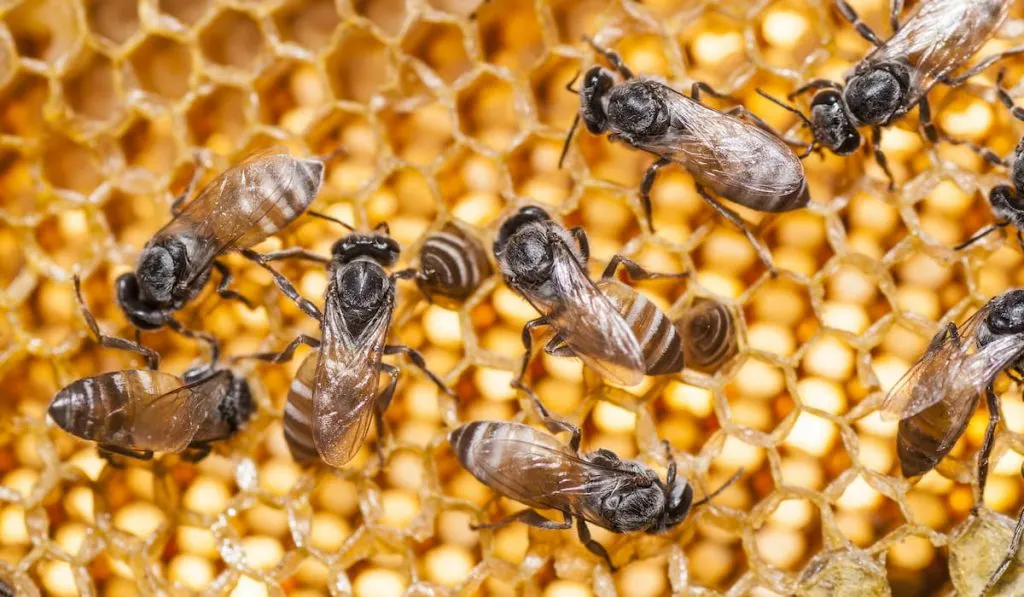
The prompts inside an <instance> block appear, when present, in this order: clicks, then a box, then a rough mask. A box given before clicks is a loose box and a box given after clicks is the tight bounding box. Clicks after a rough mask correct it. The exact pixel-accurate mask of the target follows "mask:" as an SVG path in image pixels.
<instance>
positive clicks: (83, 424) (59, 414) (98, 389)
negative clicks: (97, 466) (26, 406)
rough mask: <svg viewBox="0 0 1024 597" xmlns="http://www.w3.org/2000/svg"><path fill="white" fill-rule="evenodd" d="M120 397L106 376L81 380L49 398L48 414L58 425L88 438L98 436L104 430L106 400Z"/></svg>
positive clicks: (73, 433)
mask: <svg viewBox="0 0 1024 597" xmlns="http://www.w3.org/2000/svg"><path fill="white" fill-rule="evenodd" d="M119 396H120V393H119V390H118V388H117V386H116V385H115V384H114V383H113V379H112V377H111V376H108V375H101V376H98V377H88V378H85V379H80V380H78V381H76V382H74V383H72V384H71V385H69V386H67V387H65V388H64V389H62V390H61V391H60V392H58V393H57V395H56V396H54V397H53V400H52V401H50V407H49V410H48V413H49V415H50V418H52V419H53V421H54V422H55V423H56V424H57V426H58V427H60V428H61V429H63V430H64V431H66V432H68V433H70V434H71V435H74V436H77V437H80V438H82V439H87V440H96V439H99V438H101V437H102V436H103V435H104V432H105V424H106V422H107V417H106V414H107V412H109V410H110V409H109V408H108V405H107V402H108V401H111V400H114V401H117V400H118V397H119Z"/></svg>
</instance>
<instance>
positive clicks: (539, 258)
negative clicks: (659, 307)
mask: <svg viewBox="0 0 1024 597" xmlns="http://www.w3.org/2000/svg"><path fill="white" fill-rule="evenodd" d="M494 256H495V258H496V259H497V261H498V266H499V268H500V269H501V272H502V274H503V275H504V277H505V282H506V283H507V284H508V286H509V287H510V288H512V289H513V290H514V291H516V292H518V293H519V294H520V295H522V296H523V297H524V298H526V300H528V301H529V302H530V304H531V305H533V306H534V308H536V309H537V310H538V311H540V313H541V317H539V318H537V319H534V320H532V321H529V322H528V323H527V324H526V325H525V326H524V327H523V345H524V347H525V348H526V353H525V354H524V355H523V360H522V364H521V367H520V371H519V375H518V377H517V378H516V379H515V380H514V381H513V386H515V387H517V388H523V389H526V388H525V387H524V386H523V385H522V380H523V377H524V376H525V374H526V368H527V365H529V362H530V356H531V352H532V348H533V337H532V334H531V332H532V330H533V329H534V328H536V327H539V326H544V325H547V326H551V327H552V328H554V330H555V332H556V333H557V334H558V335H559V337H560V339H559V340H558V344H563V346H559V347H558V348H557V350H558V351H559V352H565V353H566V354H568V352H569V351H571V353H572V354H574V355H575V356H577V357H579V358H580V359H581V360H583V362H584V363H585V364H587V365H588V366H590V367H591V368H593V369H594V370H595V371H597V372H598V373H600V374H601V375H602V376H604V377H606V378H608V379H610V380H612V381H614V382H617V383H620V384H624V385H634V384H637V383H640V381H641V380H642V379H643V376H644V373H645V372H646V371H647V369H648V363H647V361H646V360H645V358H644V349H643V348H642V347H641V345H640V340H638V334H636V333H634V330H633V328H632V327H631V326H630V323H629V322H627V321H626V319H625V318H624V317H623V316H622V315H621V314H620V311H619V309H618V308H617V307H616V305H615V304H613V302H612V300H610V299H609V297H608V296H606V295H605V294H604V293H603V292H602V291H601V290H600V289H599V288H598V287H597V286H595V285H594V283H593V282H592V281H591V280H590V278H589V277H588V276H587V271H586V267H587V260H588V258H589V248H588V245H587V236H586V233H585V232H584V231H583V229H582V228H579V227H576V228H573V229H572V230H566V229H565V228H563V227H562V226H561V225H560V224H558V223H557V222H555V221H553V220H552V219H551V218H550V216H548V214H547V212H545V211H544V210H543V209H541V208H539V207H535V206H527V207H523V208H521V209H520V210H519V211H518V212H517V213H516V214H514V215H513V216H512V217H510V218H508V219H507V220H505V222H504V223H502V225H501V229H500V231H499V233H498V238H497V240H495V241H494ZM619 263H623V264H625V265H626V267H627V268H628V271H629V273H630V276H631V277H632V278H633V279H644V278H658V277H671V276H666V275H665V274H652V273H648V272H647V271H646V270H644V269H643V268H642V267H640V266H639V265H638V264H636V263H634V262H632V261H630V260H628V259H625V258H623V257H621V256H617V257H616V258H615V259H613V260H612V262H611V263H610V264H609V270H610V271H608V270H606V277H608V276H611V275H612V274H611V272H614V270H615V267H616V266H617V265H618V264H619ZM616 300H619V299H616ZM633 304H635V305H637V306H640V305H641V303H639V302H636V303H633ZM668 327H671V326H668ZM640 329H641V330H642V331H643V333H642V334H641V336H642V337H646V335H647V333H648V332H649V331H651V332H658V331H663V330H662V326H660V325H658V324H656V323H654V322H652V323H651V325H650V326H649V327H648V326H646V325H645V324H643V323H641V327H640ZM669 336H671V334H670V333H669ZM662 337H663V339H664V334H663V335H662ZM677 346H678V345H677ZM659 358H660V357H659ZM655 364H656V363H655Z"/></svg>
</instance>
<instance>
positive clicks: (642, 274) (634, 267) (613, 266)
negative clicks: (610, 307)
mask: <svg viewBox="0 0 1024 597" xmlns="http://www.w3.org/2000/svg"><path fill="white" fill-rule="evenodd" d="M619 265H622V266H623V267H625V268H626V273H627V274H628V275H629V279H630V280H633V281H634V282H635V281H637V280H660V279H666V278H668V279H679V278H687V277H689V274H688V273H686V272H682V273H678V274H662V273H658V272H649V271H647V269H646V268H645V267H644V266H642V265H640V264H639V263H637V262H635V261H633V260H632V259H630V258H629V257H624V256H622V255H620V254H616V255H615V256H613V257H612V258H611V260H609V261H608V265H607V266H606V267H605V268H604V272H602V273H601V279H602V280H603V279H606V278H614V277H615V272H616V271H617V270H618V269H619Z"/></svg>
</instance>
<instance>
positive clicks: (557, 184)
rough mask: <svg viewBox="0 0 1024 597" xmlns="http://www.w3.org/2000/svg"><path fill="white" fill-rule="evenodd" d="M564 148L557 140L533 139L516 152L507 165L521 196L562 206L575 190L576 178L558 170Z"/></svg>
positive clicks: (510, 154)
mask: <svg viewBox="0 0 1024 597" xmlns="http://www.w3.org/2000/svg"><path fill="white" fill-rule="evenodd" d="M561 151H562V144H561V143H560V142H559V141H558V140H557V139H550V138H544V137H540V136H537V135H531V136H529V137H527V138H526V139H524V140H523V142H522V143H521V144H520V145H519V146H517V147H515V148H514V149H512V151H511V152H510V153H509V156H508V157H507V158H506V160H505V163H506V164H507V166H508V173H509V175H510V176H511V177H512V185H513V188H514V189H515V192H516V194H517V195H521V196H523V197H526V198H529V199H532V200H534V201H539V202H540V203H545V204H547V205H560V204H561V203H562V202H563V201H565V199H567V198H568V197H569V194H570V193H571V192H572V189H573V178H572V175H571V174H570V173H569V172H568V171H567V170H565V169H563V168H559V167H558V156H559V155H560V154H561Z"/></svg>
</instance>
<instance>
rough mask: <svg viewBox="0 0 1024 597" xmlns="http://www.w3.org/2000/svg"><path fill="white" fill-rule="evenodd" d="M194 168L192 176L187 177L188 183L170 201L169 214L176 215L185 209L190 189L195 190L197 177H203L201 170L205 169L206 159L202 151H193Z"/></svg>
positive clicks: (190, 193)
mask: <svg viewBox="0 0 1024 597" xmlns="http://www.w3.org/2000/svg"><path fill="white" fill-rule="evenodd" d="M194 158H195V160H194V161H195V164H196V167H195V170H193V171H192V177H191V178H189V179H188V185H186V186H185V190H184V191H182V192H181V194H180V195H178V196H177V197H175V198H174V201H172V202H171V215H172V216H174V217H178V216H179V215H181V212H183V211H185V208H184V205H185V201H187V200H188V198H189V196H190V195H192V191H194V190H196V186H197V185H198V184H199V179H200V178H202V177H203V172H205V171H206V160H205V158H204V155H203V153H202V152H200V151H197V152H195V156H194Z"/></svg>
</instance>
